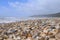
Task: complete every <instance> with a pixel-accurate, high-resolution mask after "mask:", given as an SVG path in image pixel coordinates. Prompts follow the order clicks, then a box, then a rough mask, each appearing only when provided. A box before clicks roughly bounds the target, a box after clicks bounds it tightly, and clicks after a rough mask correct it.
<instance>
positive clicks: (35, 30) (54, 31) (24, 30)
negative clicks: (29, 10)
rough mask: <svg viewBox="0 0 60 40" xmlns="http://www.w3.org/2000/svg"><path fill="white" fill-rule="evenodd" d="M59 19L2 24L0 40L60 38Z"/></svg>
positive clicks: (0, 26) (57, 39) (53, 39)
mask: <svg viewBox="0 0 60 40" xmlns="http://www.w3.org/2000/svg"><path fill="white" fill-rule="evenodd" d="M59 20H60V19H59ZM59 20H58V18H57V19H54V18H52V19H34V20H27V21H20V22H16V23H15V22H14V23H7V24H2V25H0V40H60V21H59ZM58 21H59V22H58ZM56 22H57V23H56Z"/></svg>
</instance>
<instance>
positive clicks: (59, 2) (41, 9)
mask: <svg viewBox="0 0 60 40" xmlns="http://www.w3.org/2000/svg"><path fill="white" fill-rule="evenodd" d="M8 4H9V7H8V9H9V11H8V12H10V13H12V14H18V15H19V14H20V15H23V16H24V15H28V16H29V15H35V14H51V13H55V12H60V0H28V2H26V3H22V2H19V1H16V2H8ZM5 10H6V9H5Z"/></svg>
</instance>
